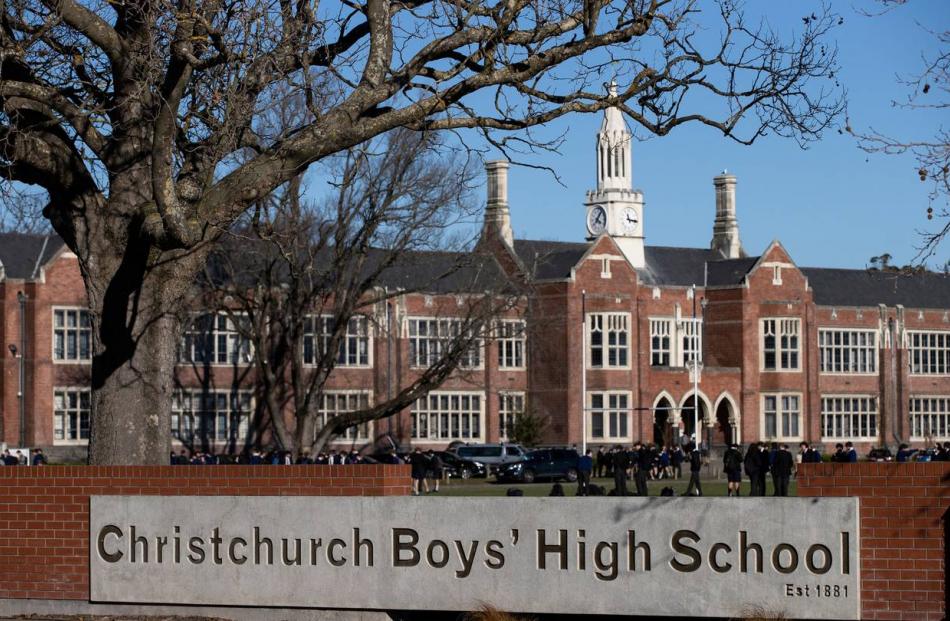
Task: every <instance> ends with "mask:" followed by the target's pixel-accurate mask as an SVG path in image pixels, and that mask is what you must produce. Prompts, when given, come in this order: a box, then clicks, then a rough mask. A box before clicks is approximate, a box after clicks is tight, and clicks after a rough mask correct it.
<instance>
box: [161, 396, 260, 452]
mask: <svg viewBox="0 0 950 621" xmlns="http://www.w3.org/2000/svg"><path fill="white" fill-rule="evenodd" d="M251 411H252V404H251V391H249V390H240V391H237V392H228V391H225V390H212V391H204V390H192V391H189V390H179V391H176V392H175V394H174V395H173V396H172V419H171V433H172V437H173V438H176V439H178V440H180V441H182V442H184V443H186V444H191V443H193V442H208V443H214V442H222V443H223V442H243V441H244V440H245V439H246V438H247V437H248V433H249V431H250V426H251Z"/></svg>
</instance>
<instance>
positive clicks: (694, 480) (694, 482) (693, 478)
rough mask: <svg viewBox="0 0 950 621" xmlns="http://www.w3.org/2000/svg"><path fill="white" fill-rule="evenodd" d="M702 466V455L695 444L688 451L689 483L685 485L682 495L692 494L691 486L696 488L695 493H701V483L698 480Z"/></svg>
mask: <svg viewBox="0 0 950 621" xmlns="http://www.w3.org/2000/svg"><path fill="white" fill-rule="evenodd" d="M702 467H703V456H702V454H701V453H700V452H699V447H698V446H696V445H695V444H694V445H693V446H692V450H691V451H690V453H689V484H688V485H687V486H686V491H685V492H684V493H683V495H684V496H692V495H693V488H694V487H695V488H696V495H697V496H702V495H703V484H702V483H700V481H699V471H700V470H701V469H702Z"/></svg>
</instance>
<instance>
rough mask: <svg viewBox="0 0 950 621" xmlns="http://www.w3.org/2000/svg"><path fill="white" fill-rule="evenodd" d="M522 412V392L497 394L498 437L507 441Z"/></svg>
mask: <svg viewBox="0 0 950 621" xmlns="http://www.w3.org/2000/svg"><path fill="white" fill-rule="evenodd" d="M523 412H524V393H523V392H500V393H498V437H500V438H501V439H503V440H507V439H508V436H509V435H511V430H512V429H513V428H514V426H515V421H516V420H517V419H518V417H519V416H521V414H522V413H523Z"/></svg>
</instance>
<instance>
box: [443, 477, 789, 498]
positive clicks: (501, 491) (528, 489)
mask: <svg viewBox="0 0 950 621" xmlns="http://www.w3.org/2000/svg"><path fill="white" fill-rule="evenodd" d="M688 481H689V479H688V478H682V479H679V480H670V479H663V480H661V481H648V482H647V487H648V489H649V490H650V496H659V495H660V490H661V489H663V488H664V487H667V486H669V487H672V488H673V491H674V492H675V493H676V495H677V496H678V495H680V494H682V493H683V492H684V491H686V484H687V482H688ZM593 482H594V483H595V484H597V485H600V486H601V487H603V488H604V489H605V490H611V489H613V486H614V482H613V479H606V478H604V479H594V481H593ZM552 485H553V483H550V482H548V483H531V484H524V483H496V482H495V480H494V479H493V478H492V479H488V480H486V479H469V480H468V481H459V480H456V479H453V480H452V481H451V482H450V483H448V484H446V483H443V484H442V486H441V488H440V491H439V495H440V496H504V495H505V494H506V493H507V491H508V489H509V488H511V487H517V488H518V489H520V490H522V491H524V495H525V496H547V495H548V494H549V493H550V492H551V486H552ZM561 485H562V486H563V487H564V493H565V495H567V496H574V495H575V493H576V491H577V484H575V483H566V482H561ZM766 487H767V489H766V494H767V495H769V496H771V495H772V481H771V479H769V480H768V481H767V483H766ZM627 489H628V490H630V491H631V493H633V492H634V490H635V489H636V487H635V485H634V483H633V481H632V480H631V481H629V482H628V483H627ZM703 493H704V494H705V495H706V496H725V495H726V481H725V479H721V480H715V479H707V480H703ZM741 493H742V494H743V495H747V494H748V493H749V482H748V481H743V482H742V490H741ZM788 493H789V495H790V496H795V495H796V484H795V481H792V482H791V484H790V485H789V492H788Z"/></svg>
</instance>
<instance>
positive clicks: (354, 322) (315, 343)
mask: <svg viewBox="0 0 950 621" xmlns="http://www.w3.org/2000/svg"><path fill="white" fill-rule="evenodd" d="M335 327H336V320H335V319H334V318H333V317H329V316H325V315H323V316H319V317H317V316H313V317H307V318H306V319H305V320H304V334H303V361H304V363H305V364H317V363H318V362H319V361H320V358H321V357H322V356H323V354H324V352H326V350H327V348H328V347H329V346H330V339H331V337H332V336H333V332H334V328H335ZM369 352H370V341H369V319H367V318H366V316H365V315H356V316H353V317H350V320H349V321H348V322H347V323H346V332H345V333H344V334H343V335H342V336H341V338H340V346H339V348H338V351H337V355H336V365H337V366H341V367H366V366H369V364H370V353H369Z"/></svg>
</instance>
